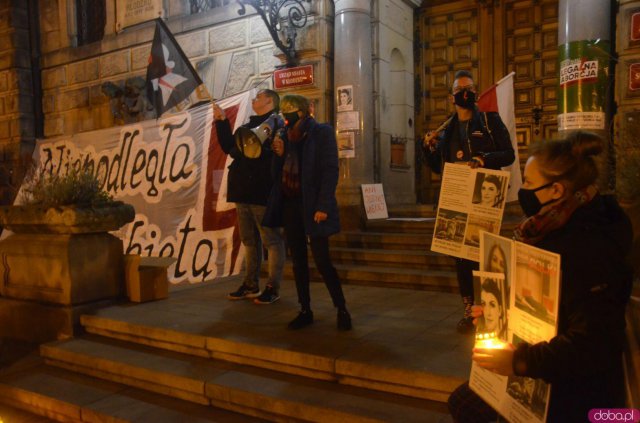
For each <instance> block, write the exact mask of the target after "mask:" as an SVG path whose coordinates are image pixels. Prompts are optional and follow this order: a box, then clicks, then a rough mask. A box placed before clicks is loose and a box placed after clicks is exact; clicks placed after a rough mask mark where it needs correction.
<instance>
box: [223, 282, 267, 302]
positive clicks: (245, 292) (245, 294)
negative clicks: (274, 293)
mask: <svg viewBox="0 0 640 423" xmlns="http://www.w3.org/2000/svg"><path fill="white" fill-rule="evenodd" d="M259 295H260V288H258V287H257V286H256V287H255V288H249V287H247V286H246V285H245V284H242V285H240V288H238V289H237V290H236V291H234V292H232V293H230V294H229V295H227V298H228V299H230V300H243V299H245V298H255V297H257V296H259Z"/></svg>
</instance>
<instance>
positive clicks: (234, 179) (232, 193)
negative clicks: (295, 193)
mask: <svg viewBox="0 0 640 423" xmlns="http://www.w3.org/2000/svg"><path fill="white" fill-rule="evenodd" d="M272 113H273V112H269V113H267V114H264V115H260V116H251V117H250V118H249V122H247V123H246V124H244V125H242V126H243V127H244V128H251V129H253V128H256V127H258V126H260V124H261V123H262V122H264V121H265V120H267V119H268V118H269V116H271V114H272ZM215 123H216V131H217V133H218V141H219V142H220V147H222V150H223V151H224V152H225V153H226V154H229V155H231V157H233V162H232V163H231V164H230V165H229V175H228V176H227V201H229V202H231V203H245V204H257V205H260V206H266V204H267V198H268V197H269V193H270V192H271V186H272V185H273V181H272V178H271V158H272V157H273V151H272V150H271V140H267V141H265V143H264V144H263V145H262V152H261V154H260V157H258V158H255V159H249V158H247V157H245V156H244V155H243V154H242V152H241V151H240V150H239V149H238V147H237V146H236V141H235V137H234V135H233V134H232V133H231V125H230V123H229V120H228V119H225V120H218V121H216V122H215ZM280 124H282V122H280ZM274 133H275V130H274Z"/></svg>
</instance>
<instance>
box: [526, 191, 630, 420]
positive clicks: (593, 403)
mask: <svg viewBox="0 0 640 423" xmlns="http://www.w3.org/2000/svg"><path fill="white" fill-rule="evenodd" d="M632 237H633V232H632V228H631V223H630V221H629V218H628V217H627V215H626V214H625V213H624V212H623V211H622V209H621V208H620V206H618V203H617V202H616V201H615V199H614V198H613V197H611V196H596V197H595V198H594V199H593V200H592V201H591V202H590V203H589V204H587V205H586V206H584V207H581V208H579V209H578V210H576V211H575V213H574V214H573V215H572V216H571V218H570V219H569V221H568V222H567V224H566V225H565V226H563V227H562V228H560V229H558V230H556V231H553V232H551V233H549V234H548V235H547V236H546V237H545V238H544V239H543V240H542V241H540V242H539V243H537V244H536V246H537V247H540V248H543V249H545V250H549V251H552V252H555V253H558V254H560V256H561V270H562V273H561V278H562V281H561V286H560V310H559V316H558V335H557V336H556V337H554V338H552V339H551V340H550V341H549V342H541V343H538V344H535V345H529V344H520V345H518V347H517V349H516V352H515V356H514V370H516V371H518V370H519V369H526V370H525V371H521V372H520V373H518V374H519V375H520V376H529V377H533V378H542V379H544V380H545V381H546V382H549V383H551V400H550V403H549V418H548V421H549V422H563V423H567V422H586V421H588V413H589V410H590V409H592V408H623V407H624V386H623V380H624V379H623V369H622V349H623V344H624V329H625V317H624V315H625V305H626V304H627V302H628V301H629V296H630V294H631V285H632V278H633V272H632V270H631V266H630V265H629V263H628V262H627V261H626V260H625V258H626V257H627V255H628V253H629V251H630V249H631V243H632Z"/></svg>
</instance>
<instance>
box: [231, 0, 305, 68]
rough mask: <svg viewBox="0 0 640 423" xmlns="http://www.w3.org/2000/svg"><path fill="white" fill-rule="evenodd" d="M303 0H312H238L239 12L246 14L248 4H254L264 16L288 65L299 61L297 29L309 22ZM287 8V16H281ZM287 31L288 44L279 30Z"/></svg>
mask: <svg viewBox="0 0 640 423" xmlns="http://www.w3.org/2000/svg"><path fill="white" fill-rule="evenodd" d="M303 2H307V3H311V0H238V4H239V5H240V10H238V14H239V15H240V16H244V14H245V13H246V7H245V6H246V5H249V6H253V8H254V9H256V12H258V15H260V17H261V18H262V20H263V22H264V24H265V25H266V26H267V29H268V30H269V34H271V38H273V41H274V42H275V43H276V47H278V48H279V49H280V50H281V51H282V52H283V53H284V55H285V57H286V60H287V67H291V66H295V65H296V64H297V63H298V60H297V57H296V36H297V30H298V29H301V28H304V27H305V25H306V24H307V11H306V9H305V8H304V4H303ZM283 9H286V16H283V17H281V16H280V12H281V11H282V10H283ZM283 29H284V31H285V37H286V44H285V43H283V42H282V40H281V39H280V37H279V35H278V32H279V31H281V30H283Z"/></svg>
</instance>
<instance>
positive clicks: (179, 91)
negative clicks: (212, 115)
mask: <svg viewBox="0 0 640 423" xmlns="http://www.w3.org/2000/svg"><path fill="white" fill-rule="evenodd" d="M147 97H148V98H149V101H150V102H151V104H153V106H154V107H155V109H156V113H157V116H158V117H160V116H161V115H162V114H163V113H165V112H167V111H170V110H171V111H180V110H183V109H186V108H187V107H189V106H191V105H195V104H197V103H200V102H202V101H208V100H210V96H209V93H208V92H207V89H206V87H205V86H204V84H203V83H202V80H201V79H200V77H199V76H198V73H197V72H196V71H195V69H194V68H193V66H191V62H189V59H188V58H187V56H186V55H185V54H184V52H183V51H182V49H181V48H180V46H179V45H178V43H177V42H176V39H175V38H174V37H173V34H171V32H170V31H169V28H167V26H166V25H165V24H164V22H162V19H156V32H155V34H154V35H153V44H151V54H150V55H149V66H147Z"/></svg>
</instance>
